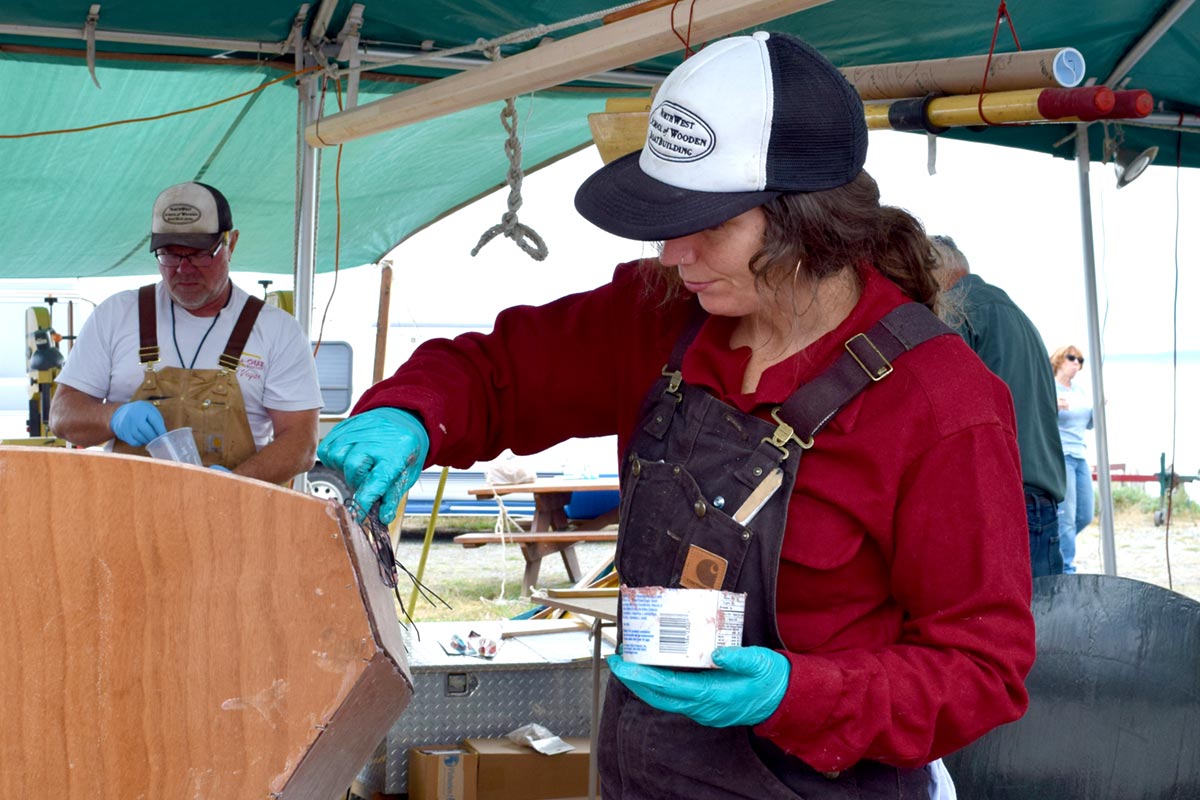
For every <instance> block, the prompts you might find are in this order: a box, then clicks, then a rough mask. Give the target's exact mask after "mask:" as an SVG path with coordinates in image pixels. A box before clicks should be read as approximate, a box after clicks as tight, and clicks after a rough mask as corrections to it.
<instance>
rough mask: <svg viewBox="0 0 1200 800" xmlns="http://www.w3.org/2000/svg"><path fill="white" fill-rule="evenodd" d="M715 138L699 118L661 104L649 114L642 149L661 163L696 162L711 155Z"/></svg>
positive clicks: (671, 104) (685, 110)
mask: <svg viewBox="0 0 1200 800" xmlns="http://www.w3.org/2000/svg"><path fill="white" fill-rule="evenodd" d="M716 139H717V137H716V134H714V133H713V130H712V128H710V127H708V124H707V123H706V122H705V121H704V120H702V119H700V117H698V116H696V115H695V114H693V113H692V112H691V111H688V110H687V109H686V108H684V107H683V106H680V105H676V104H675V103H672V102H671V101H670V100H664V101H663V102H662V103H660V104H659V105H657V106H655V108H654V111H653V112H651V114H650V133H649V135H648V136H647V137H646V145H647V147H649V149H650V151H651V152H652V153H653V154H654V155H656V156H658V157H659V158H661V159H663V160H665V161H697V160H699V159H701V158H704V157H705V156H706V155H708V154H709V153H711V152H712V151H713V147H714V145H715V144H716Z"/></svg>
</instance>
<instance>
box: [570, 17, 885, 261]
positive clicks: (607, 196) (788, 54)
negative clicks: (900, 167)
mask: <svg viewBox="0 0 1200 800" xmlns="http://www.w3.org/2000/svg"><path fill="white" fill-rule="evenodd" d="M866 155H867V126H866V120H865V119H864V117H863V106H862V101H861V100H860V99H859V96H858V92H857V91H855V89H854V87H853V86H851V85H850V83H849V82H848V81H847V80H846V79H845V77H844V76H843V75H842V74H841V72H839V71H838V69H837V68H836V67H835V66H833V64H832V63H830V62H829V61H828V60H827V59H826V58H825V57H824V56H822V55H821V54H820V53H818V52H817V51H816V50H814V49H813V48H812V47H810V46H809V45H808V44H806V43H805V42H803V41H801V40H800V39H798V38H796V37H794V36H790V35H788V34H780V33H768V32H765V31H759V32H756V33H754V34H753V35H752V36H734V37H730V38H728V39H722V40H720V41H718V42H715V43H713V44H711V45H709V46H708V47H706V48H704V49H703V50H701V51H700V52H699V53H698V54H696V55H695V56H692V57H691V58H689V59H688V60H687V61H684V62H683V63H682V64H680V65H679V66H678V67H676V68H675V69H674V70H673V71H672V72H671V74H669V75H668V76H667V78H666V80H665V81H663V84H662V86H661V87H660V88H659V91H658V93H657V94H656V95H655V98H654V102H653V105H652V107H651V110H650V127H649V130H648V134H647V137H646V144H645V145H644V146H643V148H642V150H641V152H640V153H630V154H629V155H627V156H624V157H622V158H619V159H617V160H616V161H613V162H612V163H610V164H607V165H605V166H604V167H602V168H601V169H599V170H598V171H596V172H595V173H594V174H593V175H592V176H591V177H589V178H588V179H587V180H586V181H584V183H583V185H582V186H580V188H579V191H578V192H577V193H576V194H575V207H576V208H577V209H578V210H579V213H580V214H582V215H583V216H584V217H585V218H586V219H588V220H589V221H590V222H592V223H594V224H595V225H597V226H598V227H600V228H603V229H604V230H606V231H608V232H610V233H614V234H616V235H618V236H623V237H625V238H628V239H636V240H640V241H662V240H665V239H674V238H678V237H680V236H686V235H688V234H691V233H695V232H696V231H700V230H704V229H705V228H710V227H712V226H714V225H718V224H720V223H722V222H724V221H726V220H728V219H731V218H733V217H735V216H737V215H738V214H742V213H744V212H746V211H749V210H750V209H752V208H755V207H757V206H760V205H762V204H763V203H766V202H768V201H770V200H773V199H774V198H775V197H778V196H779V195H780V194H783V193H785V192H815V191H822V190H825V189H834V188H836V187H838V186H843V185H845V184H847V183H850V182H851V181H853V180H854V178H855V177H856V176H857V175H858V173H859V171H861V170H862V167H863V163H864V161H865V160H866Z"/></svg>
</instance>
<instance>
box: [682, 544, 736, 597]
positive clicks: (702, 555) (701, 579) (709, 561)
mask: <svg viewBox="0 0 1200 800" xmlns="http://www.w3.org/2000/svg"><path fill="white" fill-rule="evenodd" d="M728 567H729V562H728V561H726V560H725V559H723V558H721V557H720V556H719V555H717V554H716V553H710V552H709V551H707V550H705V549H704V548H703V547H697V546H696V545H692V546H690V547H689V548H688V554H687V560H686V561H684V562H683V574H682V575H681V576H680V577H679V583H680V585H681V586H683V587H684V588H685V589H720V588H721V586H722V585H724V583H725V571H726V570H727V569H728Z"/></svg>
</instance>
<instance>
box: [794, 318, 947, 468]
mask: <svg viewBox="0 0 1200 800" xmlns="http://www.w3.org/2000/svg"><path fill="white" fill-rule="evenodd" d="M946 333H954V331H953V330H952V329H951V328H950V327H949V326H947V325H946V324H945V323H944V322H942V321H941V320H940V319H938V318H937V315H936V314H934V313H933V312H932V311H930V310H929V309H928V308H927V307H925V306H923V305H921V304H920V303H911V302H910V303H905V304H904V305H901V306H897V307H896V308H894V309H892V310H891V311H890V312H889V313H888V314H887V315H886V316H885V317H884V318H883V319H881V320H879V322H877V323H875V324H874V325H873V326H872V327H871V329H870V330H868V331H867V332H866V333H859V334H856V335H854V336H852V337H850V339H849V340H847V341H846V343H845V345H844V347H845V349H846V352H844V353H842V355H841V356H840V357H839V358H838V360H837V361H835V362H834V363H833V366H831V367H830V368H829V369H827V370H825V372H823V373H821V374H820V375H819V376H817V377H816V378H815V379H813V380H812V381H810V382H809V383H807V384H805V385H804V386H802V387H800V388H799V389H798V390H796V392H795V393H793V394H792V396H791V397H789V398H788V399H787V400H786V401H784V403H783V405H782V406H780V407H779V408H778V409H777V410H776V413H775V414H774V415H773V416H775V419H776V421H777V422H780V423H781V426H783V425H789V426H791V427H792V428H793V429H794V433H790V432H789V433H788V434H786V435H785V437H784V438H785V439H788V438H795V440H796V441H797V442H798V443H799V444H800V446H801V447H804V448H807V447H810V446H812V437H813V436H814V435H815V434H816V433H817V431H819V430H821V428H823V427H825V424H826V423H827V422H829V420H831V419H833V417H834V416H835V415H836V414H837V413H838V411H840V410H841V409H842V407H843V406H844V405H846V403H849V402H850V401H851V400H853V399H854V398H855V397H856V396H857V395H858V394H859V392H861V391H862V390H863V389H866V388H867V387H868V386H870V385H871V384H872V383H875V382H877V381H881V380H883V379H884V378H886V377H887V376H888V375H890V374H891V372H892V362H893V361H894V360H896V358H897V357H899V356H901V355H903V354H904V353H906V352H908V351H909V350H912V349H913V348H914V347H916V346H917V345H919V344H921V343H923V342H926V341H928V340H930V339H932V338H933V337H935V336H941V335H942V334H946Z"/></svg>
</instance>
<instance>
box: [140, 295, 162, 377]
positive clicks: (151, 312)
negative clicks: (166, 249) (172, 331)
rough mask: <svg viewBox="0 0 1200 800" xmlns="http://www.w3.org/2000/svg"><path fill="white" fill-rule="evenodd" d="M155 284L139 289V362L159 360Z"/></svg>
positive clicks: (145, 362) (149, 362)
mask: <svg viewBox="0 0 1200 800" xmlns="http://www.w3.org/2000/svg"><path fill="white" fill-rule="evenodd" d="M154 305H155V298H154V284H153V283H152V284H150V285H149V286H143V287H141V288H140V289H138V338H139V346H138V362H139V363H141V364H153V363H154V362H155V361H158V314H157V313H156V311H155V308H154Z"/></svg>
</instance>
